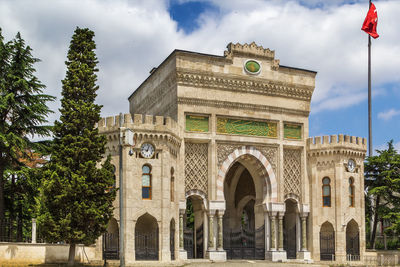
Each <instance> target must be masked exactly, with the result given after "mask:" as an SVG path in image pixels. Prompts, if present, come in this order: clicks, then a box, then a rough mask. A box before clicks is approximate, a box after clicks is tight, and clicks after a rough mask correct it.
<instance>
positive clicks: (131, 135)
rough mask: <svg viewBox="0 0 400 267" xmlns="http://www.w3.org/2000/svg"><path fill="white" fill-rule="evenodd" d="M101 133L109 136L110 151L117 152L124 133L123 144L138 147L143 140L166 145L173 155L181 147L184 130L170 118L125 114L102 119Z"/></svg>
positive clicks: (99, 123)
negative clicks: (120, 138)
mask: <svg viewBox="0 0 400 267" xmlns="http://www.w3.org/2000/svg"><path fill="white" fill-rule="evenodd" d="M97 126H98V128H99V133H100V134H103V135H106V136H107V146H108V148H109V150H110V151H116V149H117V146H118V145H119V137H120V134H121V133H122V138H123V144H124V145H130V146H132V147H135V146H137V145H138V144H140V143H141V141H142V140H146V141H153V142H157V143H166V144H168V147H170V150H171V151H172V152H173V154H176V153H177V150H178V148H179V147H180V145H181V141H182V138H181V136H180V134H181V132H182V129H181V127H180V126H179V125H178V124H177V123H176V121H174V120H172V119H171V118H170V117H163V116H152V115H143V114H134V115H133V117H132V115H131V114H123V116H122V119H121V117H120V115H117V116H114V117H107V118H102V119H101V120H100V121H99V122H98V124H97Z"/></svg>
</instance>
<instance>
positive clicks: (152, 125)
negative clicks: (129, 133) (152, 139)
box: [97, 114, 180, 134]
mask: <svg viewBox="0 0 400 267" xmlns="http://www.w3.org/2000/svg"><path fill="white" fill-rule="evenodd" d="M121 124H122V125H121ZM97 126H98V127H99V131H100V132H101V133H104V132H110V131H115V130H118V129H119V127H124V128H131V129H132V130H140V131H142V130H143V131H152V132H154V131H160V132H167V131H169V132H172V133H174V134H178V133H179V132H180V131H179V126H178V124H177V123H176V121H174V120H173V119H171V118H170V117H163V116H153V115H143V114H134V115H133V117H132V115H131V114H123V115H122V120H121V118H120V115H117V116H114V117H107V118H101V119H100V121H99V122H98V124H97Z"/></svg>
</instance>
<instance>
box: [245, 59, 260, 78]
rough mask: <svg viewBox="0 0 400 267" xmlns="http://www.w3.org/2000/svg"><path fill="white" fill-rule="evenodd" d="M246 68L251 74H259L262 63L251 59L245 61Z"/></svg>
mask: <svg viewBox="0 0 400 267" xmlns="http://www.w3.org/2000/svg"><path fill="white" fill-rule="evenodd" d="M244 70H245V71H246V72H247V73H250V74H259V73H260V71H261V64H260V63H259V62H257V61H255V60H254V59H249V60H247V61H246V62H245V63H244Z"/></svg>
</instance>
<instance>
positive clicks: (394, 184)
mask: <svg viewBox="0 0 400 267" xmlns="http://www.w3.org/2000/svg"><path fill="white" fill-rule="evenodd" d="M377 153H378V155H376V156H372V157H368V158H367V160H366V162H365V178H366V180H365V185H366V187H367V189H368V194H367V200H366V202H367V207H368V209H367V211H369V213H370V214H371V215H372V216H373V219H372V222H373V225H372V229H371V235H370V240H369V242H370V246H371V247H372V248H375V237H376V230H377V225H378V222H379V221H382V220H384V219H385V220H388V221H389V222H391V224H392V225H391V227H390V229H392V230H397V231H400V216H399V212H400V155H399V154H398V153H397V151H396V149H395V148H394V145H393V140H391V141H390V142H388V148H387V149H385V150H377ZM368 215H369V214H368V212H367V216H368Z"/></svg>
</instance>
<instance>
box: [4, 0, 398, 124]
mask: <svg viewBox="0 0 400 267" xmlns="http://www.w3.org/2000/svg"><path fill="white" fill-rule="evenodd" d="M182 1H185V0H182ZM211 2H212V3H213V4H214V5H215V6H217V7H218V9H219V10H220V12H208V13H204V14H202V16H201V17H200V18H199V28H198V29H197V30H196V31H194V32H192V33H191V34H189V35H185V34H184V33H183V31H178V28H177V23H176V22H175V21H173V20H172V19H171V17H170V15H169V13H168V10H167V9H168V1H163V0H148V1H139V0H137V1H124V0H120V1H111V0H105V1H100V0H98V1H90V0H82V1H66V0H60V1H51V0H36V1H28V0H20V1H13V0H2V1H0V27H1V28H2V29H3V35H5V37H6V39H10V38H12V37H13V36H14V35H15V34H16V32H17V31H21V33H22V36H23V38H24V39H25V40H26V42H27V43H28V44H29V45H31V46H32V47H33V49H34V51H33V54H34V55H35V56H36V57H38V58H40V59H42V62H41V63H40V64H38V65H37V70H38V72H37V75H38V77H39V79H40V80H41V81H42V82H43V83H44V84H46V85H47V89H46V92H47V93H49V94H52V95H56V96H58V97H60V92H61V79H63V78H64V76H65V65H64V61H65V59H66V53H67V50H68V45H69V41H70V38H71V36H72V33H73V31H74V29H75V27H76V26H80V27H89V28H90V29H92V30H94V31H95V34H96V37H95V40H96V44H97V55H98V58H99V61H100V64H99V69H100V72H99V74H98V75H99V85H100V90H99V92H98V93H99V96H98V102H99V103H100V104H103V105H104V108H103V110H102V115H103V116H110V115H114V114H118V113H119V112H128V101H127V97H128V96H129V95H130V94H131V93H132V92H133V90H134V89H136V88H137V86H138V85H139V84H140V83H141V82H142V81H143V80H144V79H145V78H146V77H147V76H148V74H149V73H148V72H149V71H150V69H151V68H152V67H155V66H158V65H159V64H160V63H161V62H162V61H163V60H164V58H165V57H166V56H168V55H169V54H170V53H171V52H172V51H173V49H175V48H178V49H186V50H191V51H198V52H205V53H212V54H217V55H222V54H223V50H224V49H225V46H226V45H227V44H228V43H229V42H241V43H244V42H247V43H250V42H252V41H256V43H257V44H259V45H263V46H264V47H265V48H267V47H268V48H270V49H273V50H275V51H276V58H278V59H280V60H281V64H282V65H287V66H293V67H298V68H306V69H311V70H315V71H318V74H317V80H316V90H315V92H314V96H313V99H312V110H313V112H318V111H320V110H324V109H330V110H332V109H338V108H344V107H347V106H351V105H354V104H356V103H359V102H360V101H363V100H365V98H366V92H365V91H366V90H365V89H366V88H365V87H366V79H367V35H366V34H365V33H363V32H362V31H361V30H360V28H361V24H362V22H363V20H364V16H365V15H366V12H367V9H368V8H367V6H368V3H367V1H362V2H361V3H360V2H358V1H356V2H357V3H356V4H352V5H346V4H343V3H344V1H342V0H335V1H329V3H330V4H326V1H320V0H312V2H307V3H309V4H310V6H316V7H318V6H319V5H320V4H321V3H324V6H323V8H308V7H306V6H303V5H300V4H299V3H298V2H296V1H278V0H271V1H261V0H249V1H241V0H231V1H230V0H229V1H228V0H227V1H216V0H213V1H211ZM303 2H305V1H303ZM375 4H376V6H377V9H378V14H379V25H378V32H379V34H380V35H381V37H380V38H379V39H377V40H373V52H372V55H373V57H372V64H373V65H372V66H373V86H374V88H379V87H382V86H383V85H384V84H386V83H389V82H390V83H396V82H399V81H400V76H399V75H398V70H399V69H400V57H397V56H395V55H398V54H400V46H399V45H398V44H399V43H400V35H399V34H398V29H397V24H398V23H397V22H398V14H399V12H400V1H396V0H389V1H379V2H376V3H375ZM51 107H52V109H53V110H57V108H58V107H59V101H57V102H55V103H53V104H52V105H51ZM56 117H58V114H54V115H53V116H52V117H51V120H53V119H54V118H56Z"/></svg>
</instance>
